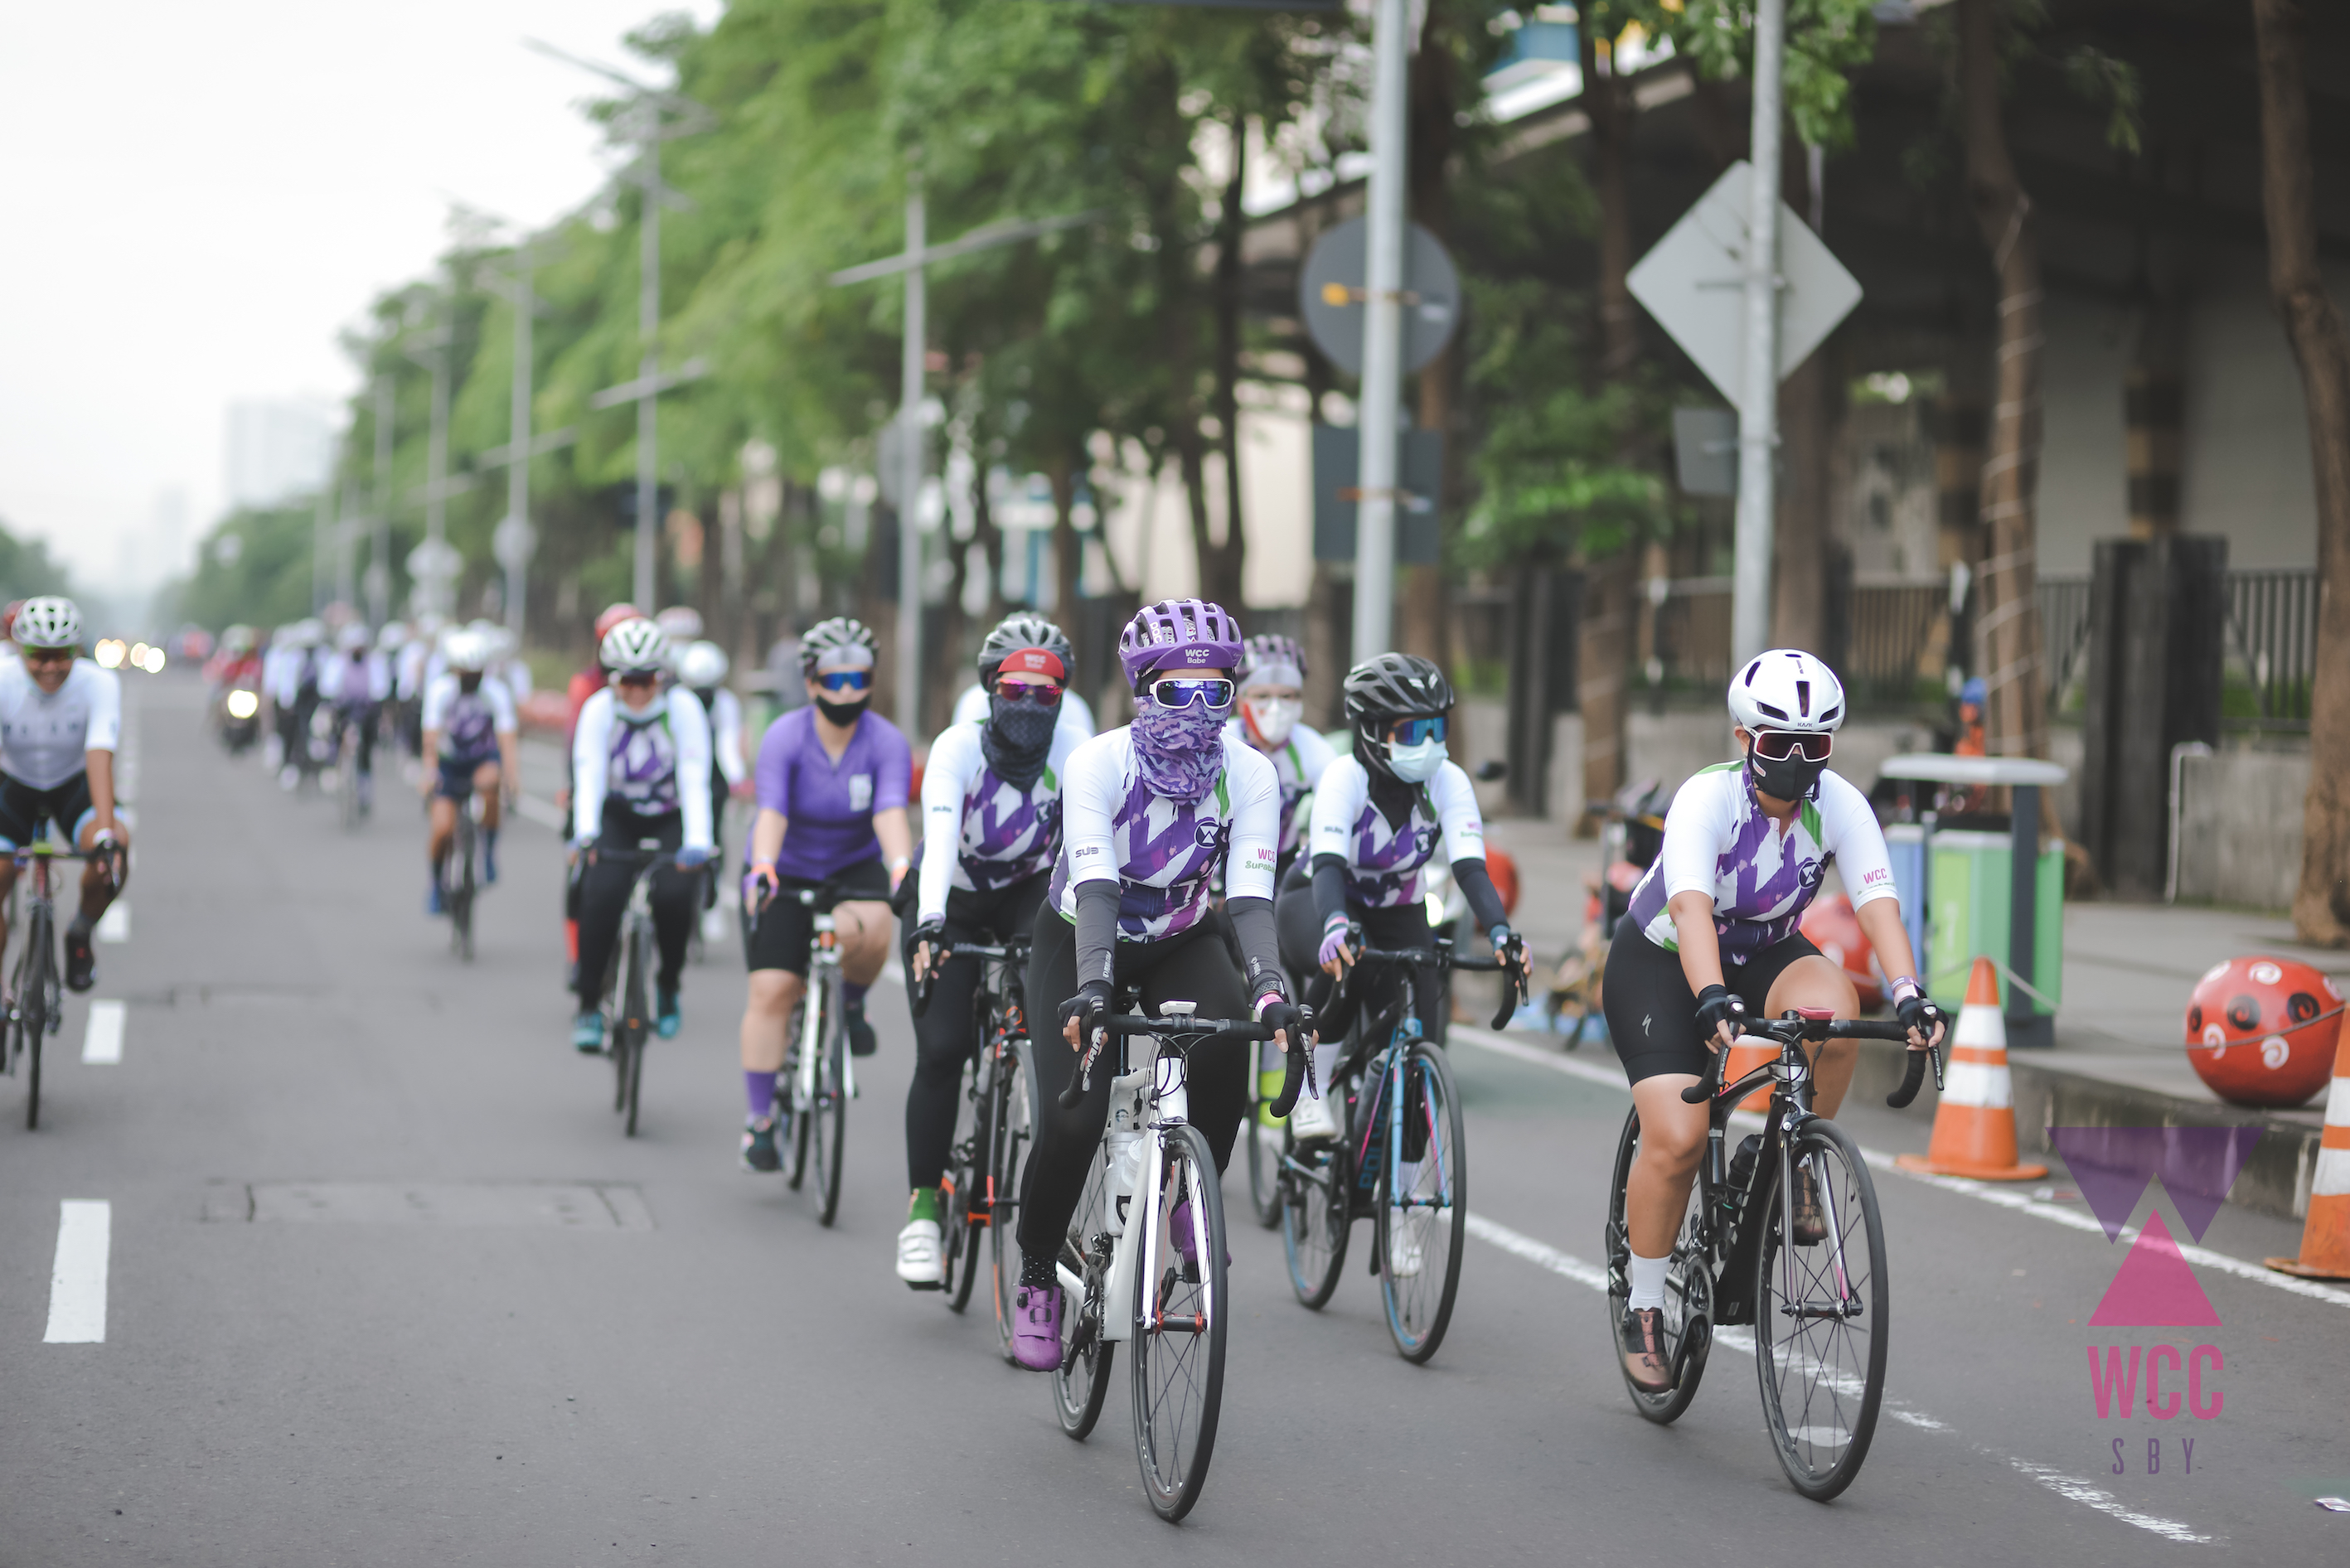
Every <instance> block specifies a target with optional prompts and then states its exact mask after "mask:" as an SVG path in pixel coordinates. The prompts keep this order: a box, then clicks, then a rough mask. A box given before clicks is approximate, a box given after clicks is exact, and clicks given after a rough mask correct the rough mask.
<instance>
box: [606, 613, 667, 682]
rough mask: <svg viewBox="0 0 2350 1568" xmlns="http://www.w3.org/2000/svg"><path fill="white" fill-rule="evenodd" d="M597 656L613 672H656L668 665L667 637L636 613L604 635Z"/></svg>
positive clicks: (651, 673) (635, 673)
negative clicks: (633, 616)
mask: <svg viewBox="0 0 2350 1568" xmlns="http://www.w3.org/2000/svg"><path fill="white" fill-rule="evenodd" d="M598 658H600V659H601V660H602V661H603V665H604V668H605V669H607V670H610V671H611V672H612V673H613V674H615V675H657V674H659V673H660V671H661V670H663V669H664V668H666V667H667V665H668V664H669V639H668V638H666V637H664V636H662V635H661V628H659V627H657V626H655V625H654V624H653V623H652V622H650V621H649V620H647V619H646V618H644V617H642V616H638V617H636V618H633V619H630V620H624V621H622V622H621V623H620V624H619V625H618V626H616V627H614V628H612V629H611V630H609V631H608V632H606V633H605V634H604V646H603V648H602V649H599V650H598Z"/></svg>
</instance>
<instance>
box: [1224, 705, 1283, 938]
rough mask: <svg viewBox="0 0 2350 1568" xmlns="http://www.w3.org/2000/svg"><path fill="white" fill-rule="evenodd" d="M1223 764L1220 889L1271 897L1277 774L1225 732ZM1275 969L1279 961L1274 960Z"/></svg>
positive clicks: (1276, 856)
mask: <svg viewBox="0 0 2350 1568" xmlns="http://www.w3.org/2000/svg"><path fill="white" fill-rule="evenodd" d="M1224 759H1225V762H1224V766H1225V771H1226V774H1227V775H1228V776H1229V777H1231V779H1232V842H1231V845H1230V846H1229V847H1228V848H1227V849H1226V850H1225V854H1224V891H1225V894H1226V896H1227V897H1228V898H1232V899H1233V900H1234V901H1237V900H1239V899H1243V898H1262V899H1263V900H1264V901H1265V903H1266V904H1267V905H1270V904H1271V903H1272V902H1273V881H1274V873H1275V872H1276V871H1277V870H1278V868H1279V865H1280V857H1281V775H1280V774H1277V773H1275V772H1274V771H1273V764H1272V763H1269V762H1267V761H1266V760H1265V759H1264V757H1263V754H1262V753H1258V752H1257V751H1255V750H1254V749H1253V748H1252V747H1251V746H1250V745H1249V744H1248V743H1247V742H1244V741H1235V740H1233V739H1232V737H1231V736H1229V735H1227V736H1226V737H1225V738H1224ZM1274 968H1275V971H1276V972H1278V971H1279V961H1278V960H1277V959H1276V960H1275V961H1274Z"/></svg>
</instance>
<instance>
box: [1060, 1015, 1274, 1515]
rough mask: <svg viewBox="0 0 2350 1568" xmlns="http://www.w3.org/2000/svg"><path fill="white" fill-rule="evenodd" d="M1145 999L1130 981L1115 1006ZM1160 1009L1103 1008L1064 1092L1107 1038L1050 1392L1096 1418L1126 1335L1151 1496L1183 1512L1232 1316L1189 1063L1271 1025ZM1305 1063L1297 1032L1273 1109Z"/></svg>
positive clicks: (1198, 1470) (1200, 1461)
mask: <svg viewBox="0 0 2350 1568" xmlns="http://www.w3.org/2000/svg"><path fill="white" fill-rule="evenodd" d="M1138 1000H1139V998H1138V997H1137V996H1136V993H1134V992H1131V991H1128V992H1126V993H1124V994H1123V995H1122V996H1121V997H1120V999H1119V1004H1120V1006H1121V1007H1133V1006H1135V1005H1136V1004H1137V1002H1138ZM1196 1012H1197V1004H1196V1003H1193V1002H1161V1003H1160V1004H1159V1016H1158V1017H1156V1018H1152V1017H1143V1016H1137V1015H1134V1014H1130V1013H1121V1014H1119V1015H1117V1016H1113V1017H1111V1018H1109V1019H1108V1020H1107V1021H1106V1023H1105V1025H1104V1026H1103V1027H1101V1028H1098V1029H1097V1030H1096V1031H1095V1032H1094V1036H1093V1040H1092V1042H1091V1044H1089V1045H1088V1046H1087V1050H1086V1052H1085V1054H1084V1056H1083V1057H1082V1059H1081V1060H1080V1061H1079V1062H1078V1064H1077V1067H1076V1071H1075V1072H1073V1073H1071V1074H1070V1075H1069V1086H1068V1088H1067V1089H1066V1090H1064V1091H1063V1092H1062V1094H1061V1096H1060V1105H1061V1108H1062V1109H1064V1110H1074V1109H1076V1106H1078V1105H1079V1104H1080V1103H1082V1101H1083V1100H1084V1098H1085V1096H1086V1093H1087V1088H1088V1087H1089V1086H1090V1085H1091V1084H1092V1081H1093V1074H1094V1070H1095V1067H1096V1065H1097V1063H1098V1062H1099V1061H1100V1059H1101V1058H1102V1056H1103V1055H1104V1054H1105V1052H1106V1051H1107V1050H1108V1049H1109V1048H1110V1047H1111V1046H1112V1044H1115V1047H1116V1063H1117V1072H1116V1075H1114V1076H1113V1077H1112V1078H1111V1079H1110V1085H1109V1089H1110V1093H1109V1112H1108V1115H1107V1118H1106V1119H1105V1123H1104V1127H1103V1136H1102V1143H1101V1149H1100V1155H1099V1158H1097V1159H1096V1160H1095V1162H1094V1167H1093V1170H1092V1172H1091V1174H1090V1175H1088V1176H1087V1180H1086V1188H1085V1193H1084V1196H1083V1197H1081V1198H1080V1199H1078V1202H1077V1209H1076V1214H1075V1215H1074V1216H1073V1217H1072V1218H1071V1220H1070V1221H1069V1231H1068V1234H1067V1235H1066V1237H1065V1238H1064V1239H1063V1241H1062V1243H1061V1251H1060V1256H1059V1257H1058V1259H1057V1260H1056V1267H1057V1272H1058V1273H1059V1276H1060V1282H1061V1289H1062V1291H1063V1292H1064V1293H1065V1305H1064V1309H1063V1311H1062V1314H1061V1365H1060V1366H1059V1368H1058V1369H1057V1370H1055V1372H1054V1374H1053V1403H1054V1408H1055V1414H1056V1415H1057V1416H1058V1417H1060V1422H1061V1429H1062V1430H1063V1431H1065V1432H1066V1433H1068V1435H1069V1436H1070V1437H1072V1438H1077V1439H1079V1440H1083V1439H1084V1438H1086V1437H1087V1435H1088V1434H1090V1433H1091V1432H1092V1431H1093V1428H1094V1423H1095V1422H1096V1421H1097V1420H1098V1419H1099V1418H1100V1417H1101V1407H1102V1400H1103V1398H1104V1397H1106V1396H1107V1392H1108V1387H1109V1371H1110V1366H1111V1365H1112V1363H1113V1362H1114V1360H1115V1359H1116V1348H1117V1346H1118V1344H1119V1343H1121V1342H1124V1343H1127V1344H1128V1345H1130V1346H1131V1347H1132V1348H1131V1351H1130V1355H1131V1358H1132V1361H1133V1364H1134V1365H1133V1394H1134V1401H1133V1402H1134V1450H1135V1457H1136V1459H1138V1460H1139V1462H1140V1464H1141V1467H1142V1485H1143V1490H1144V1491H1145V1492H1146V1493H1147V1494H1148V1495H1149V1499H1150V1506H1151V1508H1152V1510H1153V1511H1156V1512H1157V1513H1158V1515H1159V1518H1161V1519H1164V1520H1166V1521H1169V1522H1170V1523H1171V1522H1173V1521H1177V1520H1180V1519H1181V1518H1182V1517H1183V1516H1184V1515H1185V1514H1187V1513H1189V1512H1191V1505H1192V1504H1193V1503H1195V1502H1197V1501H1199V1498H1200V1489H1201V1487H1202V1486H1203V1485H1205V1484H1206V1481H1207V1479H1208V1461H1209V1459H1210V1458H1211V1456H1212V1455H1213V1453H1214V1451H1215V1445H1216V1423H1217V1417H1218V1416H1219V1414H1220V1413H1221V1411H1222V1406H1223V1392H1224V1342H1225V1338H1226V1335H1227V1333H1228V1331H1229V1324H1228V1323H1227V1321H1226V1320H1227V1319H1228V1318H1229V1316H1230V1315H1231V1314H1230V1312H1229V1310H1228V1306H1227V1303H1228V1302H1229V1299H1230V1298H1229V1296H1228V1294H1227V1293H1226V1286H1225V1272H1226V1268H1227V1266H1228V1263H1229V1262H1230V1260H1229V1259H1228V1258H1227V1256H1226V1252H1225V1235H1224V1200H1223V1189H1222V1186H1221V1185H1220V1181H1219V1178H1218V1173H1217V1170H1216V1162H1215V1158H1214V1156H1213V1154H1212V1153H1211V1151H1210V1149H1209V1147H1208V1140H1207V1137H1206V1136H1205V1135H1204V1134H1202V1133H1201V1131H1200V1129H1199V1128H1197V1127H1192V1126H1191V1123H1190V1121H1189V1119H1188V1117H1189V1113H1190V1099H1189V1095H1188V1091H1187V1088H1186V1082H1187V1076H1188V1070H1189V1064H1190V1060H1191V1054H1192V1053H1193V1052H1195V1051H1197V1050H1199V1049H1200V1048H1201V1046H1204V1045H1211V1044H1220V1043H1223V1042H1246V1041H1262V1040H1269V1039H1271V1038H1272V1037H1273V1033H1274V1032H1273V1030H1272V1029H1271V1028H1270V1027H1268V1026H1266V1025H1264V1024H1261V1023H1247V1022H1243V1021H1236V1020H1231V1019H1215V1018H1200V1017H1197V1016H1195V1013H1196ZM1311 1027H1312V1025H1311V1024H1310V1023H1308V1024H1307V1025H1306V1026H1305V1029H1306V1031H1307V1032H1309V1033H1310V1030H1311ZM1136 1039H1140V1040H1143V1041H1146V1042H1148V1045H1149V1048H1148V1049H1147V1050H1145V1051H1143V1052H1141V1053H1139V1059H1138V1054H1137V1053H1134V1052H1132V1051H1131V1050H1130V1049H1129V1044H1130V1043H1131V1042H1132V1041H1134V1040H1136ZM1059 1045H1060V1042H1059V1041H1057V1040H1048V1041H1047V1042H1045V1049H1052V1048H1054V1047H1056V1046H1059ZM1030 1049H1032V1050H1033V1049H1035V1043H1033V1042H1032V1043H1030ZM1310 1061H1311V1058H1310V1056H1309V1055H1308V1054H1307V1051H1306V1048H1305V1044H1303V1042H1302V1040H1301V1041H1293V1042H1292V1043H1291V1044H1290V1048H1289V1051H1288V1063H1287V1075H1286V1078H1285V1081H1284V1085H1283V1088H1282V1094H1281V1098H1280V1099H1279V1100H1277V1101H1276V1102H1275V1109H1276V1110H1277V1111H1278V1112H1279V1113H1280V1114H1281V1115H1283V1116H1286V1115H1288V1113H1289V1107H1290V1106H1293V1105H1295V1103H1296V1100H1297V1094H1298V1091H1299V1089H1300V1087H1301V1086H1302V1085H1303V1083H1304V1080H1305V1078H1306V1077H1308V1076H1310V1075H1311V1072H1312V1068H1311V1066H1310ZM1137 1198H1140V1199H1142V1200H1143V1201H1142V1202H1141V1203H1140V1204H1139V1205H1137V1204H1136V1202H1135V1199H1137Z"/></svg>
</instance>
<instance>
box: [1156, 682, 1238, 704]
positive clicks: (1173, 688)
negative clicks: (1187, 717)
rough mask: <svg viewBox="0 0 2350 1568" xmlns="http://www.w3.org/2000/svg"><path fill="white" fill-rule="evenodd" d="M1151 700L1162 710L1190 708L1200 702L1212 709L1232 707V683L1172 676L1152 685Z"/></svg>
mask: <svg viewBox="0 0 2350 1568" xmlns="http://www.w3.org/2000/svg"><path fill="white" fill-rule="evenodd" d="M1150 700H1151V701H1153V702H1156V703H1157V704H1159V706H1160V707H1161V708H1189V707H1190V706H1191V704H1192V703H1193V702H1199V703H1201V704H1202V705H1203V706H1206V707H1210V708H1229V707H1231V706H1232V682H1231V681H1229V680H1219V679H1214V678H1201V677H1199V676H1175V675H1170V676H1169V677H1167V678H1166V679H1165V680H1154V681H1152V682H1151V683H1150Z"/></svg>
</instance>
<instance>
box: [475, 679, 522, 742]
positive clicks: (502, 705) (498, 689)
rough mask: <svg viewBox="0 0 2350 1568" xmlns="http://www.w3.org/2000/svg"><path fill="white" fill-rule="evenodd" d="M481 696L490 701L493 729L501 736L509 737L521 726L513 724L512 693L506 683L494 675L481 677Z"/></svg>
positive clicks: (513, 705) (513, 704)
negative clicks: (507, 688)
mask: <svg viewBox="0 0 2350 1568" xmlns="http://www.w3.org/2000/svg"><path fill="white" fill-rule="evenodd" d="M482 695H483V696H484V697H486V698H488V699H489V700H490V714H491V717H492V720H493V727H494V728H495V729H496V731H497V732H498V733H499V734H501V735H511V734H513V733H514V732H515V731H516V730H518V729H520V728H521V726H520V725H519V724H517V723H516V722H515V702H514V693H513V692H511V691H507V690H506V683H505V682H504V681H503V680H499V679H498V678H497V677H496V676H494V675H484V677H482Z"/></svg>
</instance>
